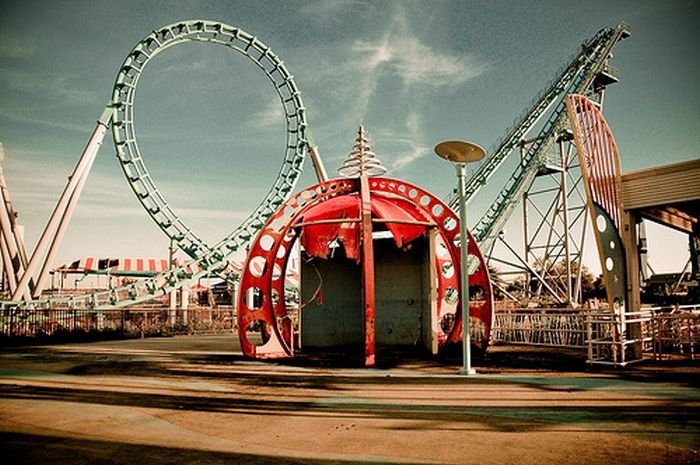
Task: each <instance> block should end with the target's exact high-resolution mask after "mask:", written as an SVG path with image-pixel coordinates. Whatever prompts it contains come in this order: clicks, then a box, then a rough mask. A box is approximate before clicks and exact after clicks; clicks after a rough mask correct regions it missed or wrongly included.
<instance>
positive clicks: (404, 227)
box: [299, 192, 434, 260]
mask: <svg viewBox="0 0 700 465" xmlns="http://www.w3.org/2000/svg"><path fill="white" fill-rule="evenodd" d="M360 203H361V202H360V196H359V195H358V194H357V193H353V194H348V195H341V196H338V197H334V198H332V199H329V200H326V201H325V202H322V203H320V204H318V205H316V206H314V207H312V208H310V209H309V210H308V211H307V212H306V213H305V214H304V217H303V218H301V219H300V221H299V222H300V223H303V231H302V233H301V243H302V245H303V246H304V249H306V251H307V252H308V253H309V254H310V255H313V256H315V257H320V258H327V257H328V254H329V253H330V244H331V243H332V242H333V241H334V240H336V239H337V240H338V241H339V242H341V243H342V244H343V246H344V248H345V255H346V256H347V257H348V258H350V259H354V260H359V242H360V224H361V223H360ZM371 207H372V217H373V219H377V220H380V221H384V222H385V225H386V227H387V229H388V230H389V231H390V232H391V234H392V236H393V237H394V241H395V242H396V246H397V247H399V248H401V247H403V246H404V245H406V244H408V243H409V242H411V241H413V240H414V239H416V238H418V237H420V236H421V235H423V233H425V230H426V227H427V226H426V225H427V224H431V225H432V224H434V222H433V221H432V219H431V218H430V216H429V215H428V214H427V213H425V212H424V211H423V210H422V209H420V208H419V207H417V206H416V205H414V204H413V203H411V202H409V201H407V200H406V199H403V198H401V197H398V196H395V195H392V194H390V193H386V192H372V197H371ZM341 219H347V220H348V221H347V222H333V223H324V221H327V220H341ZM416 222H418V223H422V224H416ZM309 223H317V224H309Z"/></svg>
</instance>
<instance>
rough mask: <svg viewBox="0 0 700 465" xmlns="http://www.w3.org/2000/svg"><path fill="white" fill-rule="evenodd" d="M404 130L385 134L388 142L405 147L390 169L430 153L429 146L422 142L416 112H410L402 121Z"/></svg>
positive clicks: (418, 118) (404, 166)
mask: <svg viewBox="0 0 700 465" xmlns="http://www.w3.org/2000/svg"><path fill="white" fill-rule="evenodd" d="M404 128H405V130H404V131H402V133H401V134H400V135H399V134H395V135H394V136H393V137H392V136H391V135H388V134H385V135H384V137H385V138H386V139H387V141H388V142H390V143H391V142H393V143H394V144H396V145H399V146H403V147H405V149H404V150H402V151H401V154H400V155H399V156H398V157H397V158H396V159H394V161H393V162H392V164H391V168H392V170H401V169H402V168H406V167H407V166H409V165H410V164H412V163H413V162H415V161H416V160H418V159H420V158H421V157H423V156H424V155H425V154H427V153H430V147H429V146H427V145H425V143H423V139H424V137H423V131H422V129H421V119H420V115H419V114H418V113H417V112H414V111H413V112H410V113H409V114H408V115H407V116H406V120H405V122H404Z"/></svg>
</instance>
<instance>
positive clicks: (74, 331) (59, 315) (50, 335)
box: [0, 305, 236, 341]
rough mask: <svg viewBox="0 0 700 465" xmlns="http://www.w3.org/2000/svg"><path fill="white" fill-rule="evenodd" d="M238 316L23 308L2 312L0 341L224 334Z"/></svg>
mask: <svg viewBox="0 0 700 465" xmlns="http://www.w3.org/2000/svg"><path fill="white" fill-rule="evenodd" d="M235 324H236V314H235V311H234V310H233V308H232V307H230V306H218V307H215V308H210V307H198V306H193V307H190V308H188V309H187V310H183V309H177V310H170V309H168V308H167V307H163V306H162V305H150V306H146V305H144V306H139V307H131V308H129V309H114V310H78V309H65V308H59V309H36V310H33V309H24V308H6V309H2V310H1V311H0V338H2V339H3V340H5V341H17V340H23V339H33V338H37V339H47V340H52V339H79V338H81V337H85V336H93V337H95V338H100V337H104V336H106V335H109V334H113V335H115V336H123V337H133V336H137V337H139V336H140V337H144V336H155V335H166V334H193V333H222V332H231V331H233V330H234V329H235Z"/></svg>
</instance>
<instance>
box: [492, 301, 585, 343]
mask: <svg viewBox="0 0 700 465" xmlns="http://www.w3.org/2000/svg"><path fill="white" fill-rule="evenodd" d="M586 315H587V313H585V312H582V311H579V310H575V309H554V310H553V309H528V308H517V309H510V310H502V311H497V312H496V314H495V317H496V318H495V323H494V328H493V340H494V342H504V343H508V344H524V345H534V346H556V347H569V348H574V349H583V348H585V347H586V341H587V328H586Z"/></svg>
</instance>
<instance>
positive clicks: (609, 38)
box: [1, 20, 629, 311]
mask: <svg viewBox="0 0 700 465" xmlns="http://www.w3.org/2000/svg"><path fill="white" fill-rule="evenodd" d="M628 34H629V28H628V26H627V25H626V24H624V23H623V24H620V25H618V26H617V27H616V28H608V29H603V30H601V31H600V32H599V33H598V34H597V35H596V36H595V37H594V38H593V39H591V40H590V41H588V42H586V43H584V44H583V48H582V50H581V52H580V53H579V54H577V55H576V57H575V58H574V59H573V60H572V61H571V63H570V64H569V65H568V66H566V67H565V68H564V69H563V71H562V72H561V74H560V76H559V77H558V78H557V79H556V80H555V81H553V84H551V85H550V86H548V87H547V89H545V91H544V92H543V93H542V94H541V95H540V96H539V97H538V98H537V99H536V101H535V103H534V105H533V107H532V108H531V109H530V110H528V111H527V112H526V113H525V114H524V116H523V117H522V118H520V119H519V120H518V122H517V123H516V124H515V125H514V126H513V129H511V130H510V131H509V132H508V133H507V135H506V136H505V137H504V138H503V139H502V141H501V142H500V143H498V145H497V147H496V149H495V150H493V151H492V155H491V156H490V157H489V158H488V159H487V160H486V161H485V162H484V163H483V164H482V165H481V166H480V168H479V170H478V171H477V172H476V173H475V174H474V175H473V176H472V177H471V178H470V180H469V181H468V184H467V196H468V198H471V197H472V196H473V195H474V194H476V192H477V191H478V190H479V189H480V188H481V187H482V186H483V185H484V184H485V183H486V182H487V180H488V179H489V178H490V177H491V176H492V175H493V174H494V172H495V171H496V169H497V168H498V167H499V166H501V164H502V163H503V162H504V161H505V159H506V158H507V156H508V155H509V154H510V153H511V152H512V151H513V150H514V149H515V148H516V147H517V146H518V145H519V144H520V142H521V141H522V140H523V138H524V136H525V134H527V133H528V132H529V131H530V130H532V128H533V127H534V126H535V125H536V124H537V122H538V121H539V120H540V119H541V118H542V117H543V116H544V115H545V114H546V112H547V110H548V109H549V108H550V107H551V105H552V104H553V103H554V102H555V101H556V100H557V98H559V97H561V96H562V95H563V94H565V93H585V92H586V91H587V90H588V89H589V88H590V87H591V86H592V84H593V82H594V79H595V77H596V75H597V74H598V73H599V72H600V71H601V70H602V69H603V68H604V66H605V65H606V60H607V58H608V57H609V55H610V52H611V51H612V49H613V47H614V46H615V44H616V43H617V42H618V41H619V40H620V39H622V38H624V37H626V36H627V35H628ZM185 42H206V43H213V44H218V45H223V46H226V47H229V48H231V49H232V50H235V51H237V52H239V53H242V54H243V55H244V56H246V57H247V58H249V59H250V60H251V61H253V63H254V64H255V65H256V66H257V67H258V68H259V69H260V70H261V71H262V72H263V73H264V74H265V76H266V77H267V78H268V80H269V81H270V82H271V83H272V84H273V86H274V88H275V91H276V92H277V95H278V96H279V98H280V102H281V104H282V106H283V109H284V114H285V119H286V124H287V140H286V146H285V154H284V158H283V163H282V167H281V168H280V171H279V173H278V177H277V179H276V181H275V182H274V184H273V186H272V187H271V189H270V190H269V192H268V194H267V195H266V196H265V198H264V199H263V200H262V201H261V203H260V204H259V205H258V207H257V208H256V209H255V210H254V212H253V213H252V214H251V215H250V216H249V217H248V218H247V219H246V220H245V221H244V222H243V223H242V224H241V225H240V226H238V227H237V228H236V229H235V230H234V231H233V232H231V233H230V234H229V235H228V236H226V237H224V238H223V239H222V240H221V241H219V242H218V243H217V244H216V245H214V246H211V247H210V246H208V245H207V244H205V243H204V242H203V241H202V240H201V239H200V238H199V237H198V236H197V235H196V234H195V233H194V232H193V231H192V230H191V229H190V228H189V227H188V226H187V225H186V224H185V223H184V222H183V221H182V220H181V219H180V218H179V217H178V215H177V214H176V213H175V211H174V210H173V209H172V208H171V207H170V205H169V204H168V202H167V201H166V199H165V197H164V196H163V194H162V193H161V192H160V190H159V189H158V187H157V185H156V183H155V182H154V180H153V178H152V177H151V175H150V174H149V172H148V170H147V168H146V165H145V163H144V161H143V157H142V155H141V153H140V150H139V147H138V144H137V141H136V129H135V125H134V92H135V89H136V86H137V83H138V81H139V79H140V77H141V73H142V72H143V70H144V69H145V67H146V64H147V63H148V62H149V61H150V60H151V59H152V58H153V57H155V56H156V55H157V54H158V53H160V52H162V51H163V50H165V49H167V48H169V47H172V46H174V45H178V44H181V43H185ZM563 105H564V104H563V103H561V104H560V105H559V106H558V107H557V108H556V109H555V111H554V112H553V113H552V114H551V116H550V117H549V119H548V120H547V122H546V123H545V124H544V126H543V128H542V130H541V131H540V133H539V135H538V136H537V137H536V138H535V143H534V144H532V145H531V146H530V148H529V149H528V151H527V153H526V154H525V156H524V158H523V161H522V163H521V165H520V166H519V167H518V169H517V170H516V171H515V172H514V173H513V174H512V176H511V177H510V179H509V180H508V182H507V183H506V185H505V187H504V188H503V190H502V191H501V193H500V194H499V196H498V198H497V200H496V202H494V204H493V205H492V206H491V208H490V210H489V211H488V212H487V213H486V214H485V215H484V217H483V218H482V219H481V221H480V222H479V224H478V225H477V226H476V228H475V229H474V230H473V235H474V237H475V239H476V241H477V242H478V243H479V245H480V246H481V247H482V250H487V248H488V246H489V245H490V243H491V242H492V241H493V239H494V238H495V236H496V234H497V233H498V232H499V231H500V228H502V226H503V224H504V223H505V222H506V220H507V219H508V217H509V216H510V213H511V212H512V210H513V208H514V207H515V205H516V204H517V202H518V200H519V197H520V195H521V194H522V193H523V192H525V191H527V189H528V188H529V186H530V185H531V184H532V181H533V180H534V178H535V176H536V174H537V171H538V170H539V169H540V167H541V166H542V165H543V163H544V158H545V154H546V151H547V149H548V148H549V147H550V146H551V145H552V143H553V142H554V140H555V138H556V135H557V133H558V131H559V129H560V128H561V127H562V126H563V124H564V122H565V111H564V106H563ZM110 123H111V127H112V133H113V140H114V145H115V148H116V152H117V159H118V160H119V163H120V165H121V167H122V169H123V171H124V173H125V175H126V178H127V181H128V182H129V184H130V186H131V188H132V190H133V191H134V193H135V194H136V196H137V198H138V199H139V201H140V202H141V204H142V205H143V207H144V208H145V209H146V211H147V212H148V214H149V215H150V216H151V218H152V219H153V220H154V221H155V222H156V224H157V225H158V226H159V227H160V228H161V230H163V232H164V233H165V234H166V235H167V236H168V237H170V238H171V239H172V240H173V241H174V242H175V243H176V244H177V245H178V247H179V248H180V249H182V250H183V251H184V252H185V253H187V254H188V255H189V256H190V257H192V259H193V260H192V261H191V262H188V263H186V264H184V265H183V266H181V267H179V268H175V269H172V270H169V271H167V272H165V273H161V274H158V275H156V276H154V277H150V278H146V279H142V280H139V281H137V282H134V283H131V284H129V285H128V286H124V287H119V288H114V289H109V290H105V291H100V292H93V293H88V294H82V295H76V296H71V297H55V298H41V299H35V300H21V301H17V300H15V301H7V302H2V303H1V305H2V306H3V307H11V308H15V309H17V310H20V311H21V310H42V309H49V308H68V309H74V310H88V311H92V310H99V309H107V308H115V307H126V306H130V305H134V304H138V303H141V302H146V301H149V300H152V299H154V298H157V297H159V296H163V295H166V294H168V293H169V292H170V291H172V290H174V289H177V288H180V287H183V286H185V285H187V284H188V283H189V282H190V280H196V279H197V278H199V277H202V276H206V275H212V274H213V275H219V276H222V277H225V278H226V279H229V280H233V279H234V277H233V276H232V275H230V274H228V272H227V268H228V265H229V262H228V257H230V256H231V255H232V254H233V253H234V252H236V251H237V250H240V249H241V248H242V247H244V246H245V245H246V244H248V243H249V241H250V240H251V239H252V238H253V237H254V236H255V234H256V233H257V232H258V231H259V230H260V228H261V227H262V226H263V225H264V223H265V221H266V220H267V218H268V217H269V216H270V215H271V214H272V213H273V212H275V211H276V210H277V208H278V207H279V206H280V205H282V203H283V202H284V201H285V200H286V199H287V198H288V197H289V196H290V194H291V193H292V191H293V189H294V186H295V185H296V181H297V179H298V177H299V174H300V173H301V169H302V165H303V163H304V159H305V155H306V153H307V152H309V153H310V154H311V156H312V161H313V164H314V169H315V170H316V175H317V177H318V178H319V181H325V180H326V179H327V176H326V174H325V169H324V168H323V164H322V163H321V160H320V157H319V156H318V153H317V151H316V150H315V147H314V146H313V143H312V141H311V134H310V131H309V129H308V126H307V122H306V114H305V108H304V105H303V103H302V100H301V95H300V92H299V90H298V89H297V87H296V84H295V83H294V80H293V77H292V75H291V74H289V72H288V71H287V69H286V67H285V66H284V64H283V62H282V61H281V60H279V58H278V57H277V56H276V55H275V54H274V53H273V52H272V51H271V50H270V48H269V47H268V46H266V45H265V44H263V43H262V42H261V41H260V40H258V39H257V38H256V37H255V36H252V35H250V34H248V33H246V32H244V31H242V30H241V29H238V28H236V27H233V26H229V25H226V24H223V23H219V22H213V21H203V20H192V21H181V22H178V23H174V24H171V25H168V26H165V27H163V28H160V29H158V30H156V31H153V32H152V33H151V34H149V35H148V36H146V37H145V38H144V39H143V40H142V41H140V42H139V43H138V44H137V45H136V46H135V47H134V49H133V50H132V51H131V53H130V54H129V55H128V56H127V58H126V59H125V60H124V63H123V64H122V66H121V68H120V71H119V74H118V76H117V79H116V82H115V85H114V88H113V92H112V99H111V101H110V103H109V104H108V105H107V108H106V109H105V112H104V113H103V116H102V117H101V118H100V120H99V121H98V126H97V129H96V130H95V132H94V133H93V138H91V140H90V142H89V143H88V147H86V151H87V150H88V148H90V150H91V151H93V152H94V153H96V152H97V149H98V148H99V145H100V144H101V137H102V136H103V135H104V129H105V128H106V127H107V126H108V125H109V124H110ZM94 153H93V156H94ZM81 162H82V161H81ZM91 162H92V160H88V162H86V164H87V168H86V169H82V168H81V171H80V172H79V171H78V167H76V171H75V172H74V174H75V173H80V177H81V178H82V179H83V182H84V178H85V177H86V176H87V172H88V171H89V167H90V165H91ZM78 195H79V191H78ZM72 197H75V199H73V198H71V201H74V200H75V201H77V195H73V196H72ZM49 261H50V260H48V259H46V260H45V262H46V263H48V262H49ZM193 264H196V265H198V267H199V269H200V271H198V272H196V273H190V272H189V271H188V270H189V269H191V268H192V265H193ZM30 266H31V264H30ZM30 278H31V277H30V276H29V273H27V277H26V279H25V281H29V279H30ZM24 284H25V285H26V282H25V283H24ZM19 287H21V286H19Z"/></svg>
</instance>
